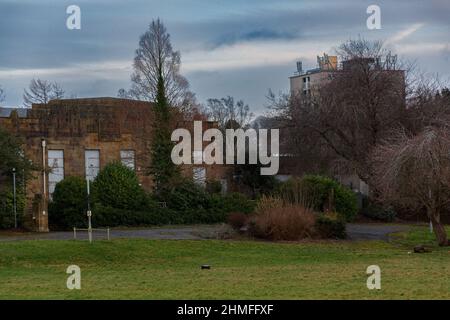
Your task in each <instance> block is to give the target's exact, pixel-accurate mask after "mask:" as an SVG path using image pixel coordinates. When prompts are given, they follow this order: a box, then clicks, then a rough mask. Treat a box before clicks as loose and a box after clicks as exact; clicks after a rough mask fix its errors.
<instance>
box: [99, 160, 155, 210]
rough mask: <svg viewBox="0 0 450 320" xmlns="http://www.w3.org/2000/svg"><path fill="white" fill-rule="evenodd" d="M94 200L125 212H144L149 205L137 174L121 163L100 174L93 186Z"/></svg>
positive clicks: (106, 168) (110, 166)
mask: <svg viewBox="0 0 450 320" xmlns="http://www.w3.org/2000/svg"><path fill="white" fill-rule="evenodd" d="M92 198H93V200H94V201H95V202H96V203H99V204H101V205H103V206H107V207H112V208H118V209H125V210H142V209H143V208H146V206H147V205H148V197H147V196H146V194H145V191H144V189H143V188H142V187H141V186H140V185H139V180H138V178H137V176H136V173H135V172H134V171H133V170H131V169H130V168H128V167H126V166H125V165H123V164H122V163H120V162H112V163H110V164H108V165H106V166H105V167H104V168H103V169H102V170H101V171H100V172H99V174H98V175H97V177H96V178H95V180H94V183H93V185H92Z"/></svg>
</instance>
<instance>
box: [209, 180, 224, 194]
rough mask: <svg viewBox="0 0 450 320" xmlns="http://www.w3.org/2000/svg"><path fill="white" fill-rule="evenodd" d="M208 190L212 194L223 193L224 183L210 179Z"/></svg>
mask: <svg viewBox="0 0 450 320" xmlns="http://www.w3.org/2000/svg"><path fill="white" fill-rule="evenodd" d="M206 191H207V192H208V193H211V194H213V193H221V192H222V184H221V183H220V181H218V180H208V181H206Z"/></svg>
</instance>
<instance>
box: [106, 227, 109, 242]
mask: <svg viewBox="0 0 450 320" xmlns="http://www.w3.org/2000/svg"><path fill="white" fill-rule="evenodd" d="M106 234H107V237H108V240H109V227H108V229H106Z"/></svg>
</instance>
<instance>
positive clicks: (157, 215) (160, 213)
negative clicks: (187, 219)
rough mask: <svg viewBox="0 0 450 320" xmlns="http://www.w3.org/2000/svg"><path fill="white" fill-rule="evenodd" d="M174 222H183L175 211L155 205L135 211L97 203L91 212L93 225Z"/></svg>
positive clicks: (127, 225) (148, 224) (117, 225)
mask: <svg viewBox="0 0 450 320" xmlns="http://www.w3.org/2000/svg"><path fill="white" fill-rule="evenodd" d="M176 223H183V221H182V220H181V219H179V217H177V213H176V212H175V211H173V210H170V209H168V208H158V207H155V208H152V209H151V210H148V211H136V210H124V209H117V208H111V207H105V206H102V205H101V204H98V205H96V206H95V209H94V210H93V212H92V224H93V226H94V227H130V226H152V225H165V224H176Z"/></svg>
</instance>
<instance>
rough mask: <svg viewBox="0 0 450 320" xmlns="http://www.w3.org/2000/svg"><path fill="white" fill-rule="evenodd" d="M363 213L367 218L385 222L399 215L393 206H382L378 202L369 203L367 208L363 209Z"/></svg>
mask: <svg viewBox="0 0 450 320" xmlns="http://www.w3.org/2000/svg"><path fill="white" fill-rule="evenodd" d="M361 214H362V215H363V216H365V217H367V218H370V219H374V220H379V221H384V222H392V221H394V220H395V217H396V216H397V213H396V212H395V211H394V209H393V208H392V207H389V206H382V205H380V204H376V203H372V204H369V205H368V206H367V207H366V208H364V209H362V210H361Z"/></svg>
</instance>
